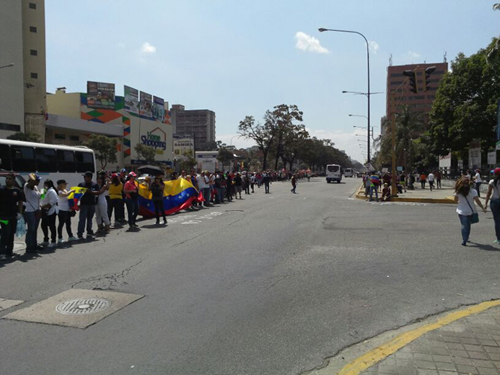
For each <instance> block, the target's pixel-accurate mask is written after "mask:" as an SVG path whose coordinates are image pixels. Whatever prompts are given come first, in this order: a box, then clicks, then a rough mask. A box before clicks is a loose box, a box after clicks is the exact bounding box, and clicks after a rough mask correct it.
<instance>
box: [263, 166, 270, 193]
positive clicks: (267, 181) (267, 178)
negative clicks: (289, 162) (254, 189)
mask: <svg viewBox="0 0 500 375" xmlns="http://www.w3.org/2000/svg"><path fill="white" fill-rule="evenodd" d="M263 177H264V178H263V181H264V187H265V188H266V194H269V184H270V183H271V172H269V171H267V172H266V173H264V176H263Z"/></svg>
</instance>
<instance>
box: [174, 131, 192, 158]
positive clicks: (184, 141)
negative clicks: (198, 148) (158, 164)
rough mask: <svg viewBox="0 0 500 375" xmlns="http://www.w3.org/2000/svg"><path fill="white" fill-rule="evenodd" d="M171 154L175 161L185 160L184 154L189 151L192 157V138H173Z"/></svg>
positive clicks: (182, 136) (177, 136)
mask: <svg viewBox="0 0 500 375" xmlns="http://www.w3.org/2000/svg"><path fill="white" fill-rule="evenodd" d="M173 143H174V144H173V152H174V157H175V158H176V159H186V157H185V156H184V153H186V152H188V151H191V153H192V155H193V156H194V138H193V136H192V135H177V134H174V136H173Z"/></svg>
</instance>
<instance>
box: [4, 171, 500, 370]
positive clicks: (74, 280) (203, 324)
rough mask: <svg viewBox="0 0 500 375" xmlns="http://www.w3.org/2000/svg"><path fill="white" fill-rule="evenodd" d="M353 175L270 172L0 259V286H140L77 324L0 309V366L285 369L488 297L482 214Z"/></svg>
mask: <svg viewBox="0 0 500 375" xmlns="http://www.w3.org/2000/svg"><path fill="white" fill-rule="evenodd" d="M358 184H359V180H357V179H347V180H346V181H345V183H343V184H326V182H325V181H324V180H323V179H313V180H312V181H311V182H310V183H307V182H301V183H300V184H299V186H298V189H297V192H298V194H295V195H294V194H291V193H290V186H289V185H288V184H282V183H275V184H273V185H272V187H271V194H269V195H265V194H264V191H263V189H258V190H257V192H256V194H252V195H251V196H245V195H244V196H243V197H244V200H242V201H236V202H233V203H231V204H225V205H220V206H216V207H213V208H210V209H206V210H202V211H200V212H196V213H183V214H179V215H175V216H173V217H171V218H170V219H169V220H170V224H169V225H168V227H166V228H164V227H159V228H158V227H155V226H154V225H151V224H152V223H151V221H149V222H141V223H140V226H141V230H140V232H137V233H128V232H126V231H125V230H113V231H112V233H111V234H110V235H108V236H107V237H105V238H100V239H97V240H96V241H93V242H91V243H82V244H76V245H74V246H72V247H71V248H66V249H58V250H57V251H55V252H53V253H46V254H42V256H40V257H38V258H35V259H28V260H24V261H16V262H13V263H7V264H3V266H0V297H2V298H8V299H18V300H24V301H26V302H25V304H23V305H20V306H17V307H15V308H12V309H9V310H6V311H3V312H1V313H0V315H5V314H7V313H9V312H11V311H14V310H16V309H19V308H22V307H25V306H27V305H29V304H32V303H35V302H38V301H40V300H43V299H45V298H48V297H51V296H53V295H56V294H58V293H60V292H63V291H65V290H68V289H71V288H80V289H92V288H100V289H104V290H113V291H118V292H127V293H135V294H142V295H145V298H143V299H141V300H139V301H137V302H135V303H133V304H131V305H129V306H127V307H125V308H124V309H122V310H120V311H118V312H117V313H115V314H113V315H111V316H109V317H107V318H106V319H104V320H102V321H100V322H99V323H97V324H95V325H93V326H91V327H89V328H87V329H85V330H81V329H76V328H67V327H60V326H53V325H45V324H36V323H26V322H18V321H11V320H4V319H0V348H1V351H0V374H2V375H3V374H9V375H16V374H37V375H39V374H51V375H59V374H68V375H76V374H106V375H108V374H120V375H123V374H179V375H181V374H182V375H190V374H203V375H208V374H224V375H225V374H228V375H229V374H231V375H235V374H273V375H274V374H298V373H300V372H302V371H305V370H309V369H312V368H314V367H316V366H319V365H321V363H322V362H323V360H324V358H325V357H328V356H331V355H333V354H335V353H336V352H338V351H339V350H341V349H343V348H345V347H346V346H349V345H351V344H354V343H357V342H359V341H362V340H364V339H366V338H369V337H372V336H374V335H376V334H378V333H381V332H383V331H387V330H389V329H392V328H396V327H400V326H404V325H406V324H408V323H409V322H412V321H415V320H416V319H420V318H423V317H425V316H427V315H429V314H434V313H438V312H442V311H445V310H448V309H452V308H455V307H457V306H460V305H463V304H469V303H475V302H479V301H483V300H488V299H491V298H500V289H499V287H498V285H497V284H499V283H500V280H499V277H498V274H499V264H500V261H499V259H500V251H498V250H500V247H498V246H493V245H491V242H492V240H493V239H494V237H493V233H494V231H493V220H492V218H491V214H490V213H488V214H481V216H480V218H481V221H480V223H479V224H476V225H474V227H473V231H472V236H471V239H472V241H474V242H477V243H479V244H476V243H472V244H471V246H469V247H467V248H464V247H462V246H460V242H461V237H460V226H459V221H458V217H457V215H456V214H455V207H454V206H452V205H430V204H376V203H368V202H364V201H360V200H354V199H352V198H350V196H351V195H352V194H353V192H354V190H355V188H356V186H357V185H358Z"/></svg>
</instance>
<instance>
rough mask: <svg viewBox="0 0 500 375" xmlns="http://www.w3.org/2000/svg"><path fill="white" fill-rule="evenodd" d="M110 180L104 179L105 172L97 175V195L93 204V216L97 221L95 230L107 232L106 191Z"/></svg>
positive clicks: (108, 222)
mask: <svg viewBox="0 0 500 375" xmlns="http://www.w3.org/2000/svg"><path fill="white" fill-rule="evenodd" d="M110 182H111V181H110V180H107V181H106V175H105V174H99V176H98V177H97V185H99V195H98V196H97V204H96V206H95V217H96V221H97V230H98V232H101V233H103V232H104V233H109V229H110V221H109V216H108V201H107V200H106V193H107V192H108V189H109V185H110Z"/></svg>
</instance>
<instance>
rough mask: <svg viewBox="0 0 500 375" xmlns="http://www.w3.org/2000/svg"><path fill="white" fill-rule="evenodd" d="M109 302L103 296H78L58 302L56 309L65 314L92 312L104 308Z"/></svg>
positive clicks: (109, 304)
mask: <svg viewBox="0 0 500 375" xmlns="http://www.w3.org/2000/svg"><path fill="white" fill-rule="evenodd" d="M110 306H111V302H110V301H108V300H107V299H104V298H80V299H73V300H71V301H66V302H63V303H60V304H59V305H57V306H56V311H57V312H58V313H61V314H65V315H83V314H93V313H96V312H99V311H102V310H106V309H107V308H108V307H110Z"/></svg>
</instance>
